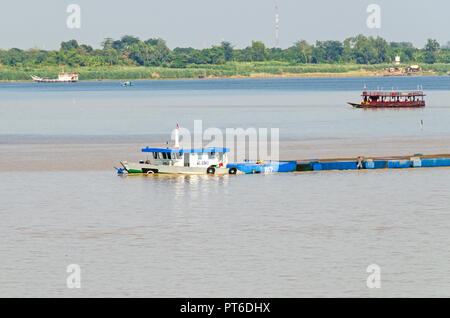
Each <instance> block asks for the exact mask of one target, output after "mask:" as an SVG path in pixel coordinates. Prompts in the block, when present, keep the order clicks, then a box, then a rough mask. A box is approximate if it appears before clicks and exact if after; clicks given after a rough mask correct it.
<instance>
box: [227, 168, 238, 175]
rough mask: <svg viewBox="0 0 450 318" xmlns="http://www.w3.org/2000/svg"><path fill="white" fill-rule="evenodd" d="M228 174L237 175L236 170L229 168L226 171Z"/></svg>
mask: <svg viewBox="0 0 450 318" xmlns="http://www.w3.org/2000/svg"><path fill="white" fill-rule="evenodd" d="M228 173H229V174H236V173H237V169H236V168H234V167H233V168H230V170H228Z"/></svg>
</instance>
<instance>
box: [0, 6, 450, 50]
mask: <svg viewBox="0 0 450 318" xmlns="http://www.w3.org/2000/svg"><path fill="white" fill-rule="evenodd" d="M73 3H75V4H78V5H79V6H80V8H81V28H80V29H69V28H67V25H66V20H67V18H68V16H69V13H67V12H66V9H67V6H68V5H69V4H73ZM276 3H277V4H278V5H279V8H280V46H281V47H282V48H288V47H290V46H292V45H293V43H295V42H296V41H298V40H299V39H305V40H307V41H308V42H310V43H314V42H315V41H316V40H321V41H325V40H339V41H343V40H344V39H346V38H348V37H351V36H354V35H355V34H364V35H366V36H374V37H376V36H381V37H383V38H385V39H387V40H388V41H389V42H391V41H397V42H401V41H405V42H411V43H413V44H414V45H415V46H422V47H423V45H424V44H425V43H426V40H427V39H428V38H433V39H437V40H438V42H440V43H441V44H444V43H447V41H449V40H450V36H449V35H448V30H449V29H450V19H448V12H450V1H448V0H432V1H422V0H395V1H392V0H345V1H336V0H318V1H302V0H298V1H297V0H227V1H223V0H191V1H185V0H164V1H162V0H159V1H155V0H129V1H123V0H120V1H119V0H95V1H92V0H40V1H28V0H14V1H5V2H4V3H2V9H1V10H0V48H3V49H9V48H12V47H17V48H22V49H27V48H30V47H38V48H41V49H46V50H52V49H59V45H60V43H61V41H62V40H65V41H67V40H70V39H76V40H77V41H78V42H80V43H92V44H94V46H95V47H96V48H99V47H100V43H101V41H103V39H104V38H107V37H111V38H120V37H121V36H123V35H124V34H133V35H136V36H138V37H139V38H141V39H149V38H163V39H166V40H167V45H168V47H169V48H171V49H173V48H175V47H194V48H198V49H202V48H208V47H211V46H212V45H219V44H220V43H221V42H222V41H229V42H231V43H233V44H234V45H235V46H236V47H238V48H245V47H247V46H249V45H251V41H252V40H255V41H262V42H264V43H265V44H266V46H268V47H273V46H274V45H275V9H274V7H275V4H276ZM372 3H375V4H379V5H380V8H381V28H380V29H369V28H368V27H367V25H366V20H367V17H368V15H369V14H368V13H367V12H366V10H367V7H368V5H369V4H372Z"/></svg>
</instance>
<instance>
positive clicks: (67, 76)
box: [31, 72, 78, 83]
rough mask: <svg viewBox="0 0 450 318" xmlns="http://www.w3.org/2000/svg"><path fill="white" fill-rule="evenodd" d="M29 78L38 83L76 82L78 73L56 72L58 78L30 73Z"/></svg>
mask: <svg viewBox="0 0 450 318" xmlns="http://www.w3.org/2000/svg"><path fill="white" fill-rule="evenodd" d="M31 78H32V79H33V80H34V81H35V82H40V83H67V82H78V73H67V72H61V73H59V74H58V78H47V77H39V76H35V75H31Z"/></svg>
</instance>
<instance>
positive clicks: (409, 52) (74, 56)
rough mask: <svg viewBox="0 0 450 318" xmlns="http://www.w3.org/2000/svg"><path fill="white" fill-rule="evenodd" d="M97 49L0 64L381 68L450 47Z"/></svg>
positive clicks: (155, 43) (71, 44) (436, 58)
mask: <svg viewBox="0 0 450 318" xmlns="http://www.w3.org/2000/svg"><path fill="white" fill-rule="evenodd" d="M101 47H102V48H101V49H94V48H92V46H90V45H85V44H78V42H77V41H76V40H70V41H66V42H62V43H61V48H60V49H59V50H52V51H45V50H41V49H38V48H32V49H29V50H20V49H17V48H12V49H9V50H0V63H1V64H3V65H8V66H12V67H36V66H66V65H67V66H71V67H83V66H113V65H115V66H160V67H173V68H185V67H187V66H188V65H192V64H194V65H195V64H197V65H205V64H206V65H207V64H213V65H220V64H225V63H227V62H264V61H274V62H287V63H291V64H365V65H373V64H382V63H392V62H394V61H395V57H396V56H400V58H401V61H402V62H404V63H428V64H434V63H450V42H449V43H448V44H447V45H445V46H441V45H440V44H439V42H438V41H436V40H433V39H429V40H428V41H427V43H426V44H425V47H424V48H415V47H414V46H413V45H412V44H411V43H409V42H387V41H386V40H385V39H383V38H380V37H377V38H373V37H366V36H364V35H358V36H355V37H351V38H348V39H346V40H344V41H343V42H340V41H316V43H315V44H309V43H308V42H306V41H304V40H302V41H298V42H296V43H294V45H292V46H291V47H289V48H287V49H280V48H267V47H266V46H265V45H264V43H263V42H261V41H252V43H251V45H250V46H248V47H246V48H244V49H236V48H234V47H233V45H232V44H231V43H230V42H226V41H223V42H222V43H220V45H214V46H212V47H211V48H207V49H195V48H191V47H189V48H180V47H177V48H175V49H173V50H171V49H169V48H168V47H167V45H166V42H165V41H164V40H162V39H148V40H145V41H141V40H140V39H139V38H137V37H135V36H131V35H125V36H123V37H122V38H121V39H119V40H114V39H112V38H106V39H105V40H104V41H103V42H102V43H101Z"/></svg>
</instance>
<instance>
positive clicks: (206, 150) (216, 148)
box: [142, 147, 230, 153]
mask: <svg viewBox="0 0 450 318" xmlns="http://www.w3.org/2000/svg"><path fill="white" fill-rule="evenodd" d="M229 151H230V149H228V148H220V147H210V148H201V149H168V148H149V147H146V148H142V152H162V153H204V152H208V153H209V152H229Z"/></svg>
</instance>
